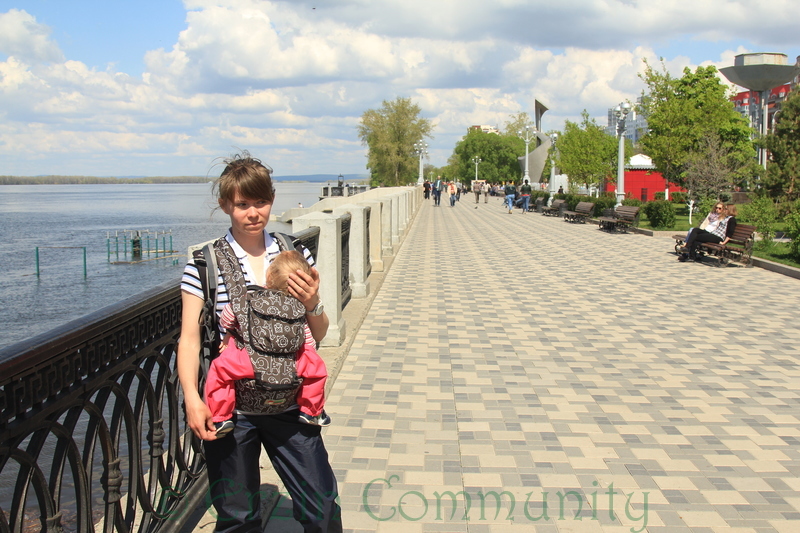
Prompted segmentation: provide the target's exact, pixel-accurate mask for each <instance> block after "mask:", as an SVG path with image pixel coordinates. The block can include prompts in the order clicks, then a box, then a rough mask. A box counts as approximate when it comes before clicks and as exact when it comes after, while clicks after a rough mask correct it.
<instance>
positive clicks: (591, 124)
mask: <svg viewBox="0 0 800 533" xmlns="http://www.w3.org/2000/svg"><path fill="white" fill-rule="evenodd" d="M617 147H618V144H617V139H616V138H615V137H612V136H611V135H608V134H606V132H605V130H604V129H603V128H602V127H600V126H599V125H598V124H597V122H596V121H595V120H594V119H593V118H590V117H589V113H588V112H587V111H586V110H585V109H584V110H583V112H582V113H581V123H580V124H577V123H575V122H571V121H569V120H567V121H566V122H565V123H564V133H562V134H561V135H560V136H559V137H558V141H557V142H556V153H557V156H556V167H558V169H559V170H560V171H561V172H563V173H564V174H567V175H568V176H569V180H570V182H571V183H586V184H588V185H594V184H603V183H604V182H605V181H606V180H607V179H608V178H610V177H611V176H614V175H615V173H616V168H617V152H618V150H617ZM632 153H633V147H632V146H630V143H629V142H626V143H625V157H626V158H627V157H629V156H630V155H632Z"/></svg>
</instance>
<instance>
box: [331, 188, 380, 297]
mask: <svg viewBox="0 0 800 533" xmlns="http://www.w3.org/2000/svg"><path fill="white" fill-rule="evenodd" d="M369 210H370V207H369V206H366V205H355V204H345V205H340V206H339V207H337V208H336V209H334V210H333V214H334V216H339V215H342V214H344V213H349V214H350V216H351V221H350V243H349V246H348V250H349V253H350V257H349V258H348V259H349V265H350V268H349V270H350V289H351V290H352V291H353V294H352V297H353V298H366V297H367V295H368V294H369V278H368V276H369V271H370V267H371V265H370V262H369V247H368V246H367V242H368V240H369V233H368V228H367V213H368V211H369Z"/></svg>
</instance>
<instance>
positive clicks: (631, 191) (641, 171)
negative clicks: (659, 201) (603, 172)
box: [606, 154, 686, 202]
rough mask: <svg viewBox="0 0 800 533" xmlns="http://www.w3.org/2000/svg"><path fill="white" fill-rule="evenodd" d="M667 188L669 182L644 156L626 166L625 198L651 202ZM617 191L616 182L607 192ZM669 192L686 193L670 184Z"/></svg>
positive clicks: (636, 156) (635, 158)
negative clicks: (658, 193)
mask: <svg viewBox="0 0 800 533" xmlns="http://www.w3.org/2000/svg"><path fill="white" fill-rule="evenodd" d="M666 188H667V181H666V180H665V179H664V176H662V175H661V173H660V172H656V170H655V167H654V166H653V161H652V160H651V159H650V158H649V157H647V156H646V155H643V154H638V155H635V156H633V157H631V158H630V161H629V163H628V164H627V165H625V196H626V197H630V198H637V199H639V200H642V201H643V202H650V201H652V200H655V199H656V196H655V195H656V193H657V192H662V193H663V192H664V191H665V190H666ZM616 190H617V184H616V183H614V182H611V183H609V184H608V185H607V186H606V191H607V192H614V191H616ZM669 192H670V194H672V193H673V192H686V189H684V188H683V187H678V186H677V185H674V184H672V183H670V185H669Z"/></svg>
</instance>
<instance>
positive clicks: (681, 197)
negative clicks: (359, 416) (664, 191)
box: [662, 192, 686, 204]
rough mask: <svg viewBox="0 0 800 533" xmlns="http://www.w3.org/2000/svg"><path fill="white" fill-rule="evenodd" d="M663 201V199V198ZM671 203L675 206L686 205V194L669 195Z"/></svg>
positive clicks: (672, 193) (674, 193)
mask: <svg viewBox="0 0 800 533" xmlns="http://www.w3.org/2000/svg"><path fill="white" fill-rule="evenodd" d="M662 200H663V198H662ZM669 201H670V202H672V203H673V204H685V203H686V193H685V192H671V193H669Z"/></svg>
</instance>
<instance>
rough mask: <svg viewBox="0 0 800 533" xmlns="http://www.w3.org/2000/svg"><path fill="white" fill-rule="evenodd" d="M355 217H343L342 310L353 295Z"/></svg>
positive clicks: (341, 241)
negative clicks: (351, 238) (351, 260)
mask: <svg viewBox="0 0 800 533" xmlns="http://www.w3.org/2000/svg"><path fill="white" fill-rule="evenodd" d="M352 222H353V217H352V216H350V214H349V213H348V214H346V215H344V216H342V235H341V240H340V241H339V245H340V246H341V248H342V270H341V278H340V289H341V291H342V309H344V308H345V306H346V305H347V303H348V302H349V301H350V297H351V296H352V295H353V289H352V288H351V287H350V225H351V224H352Z"/></svg>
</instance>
